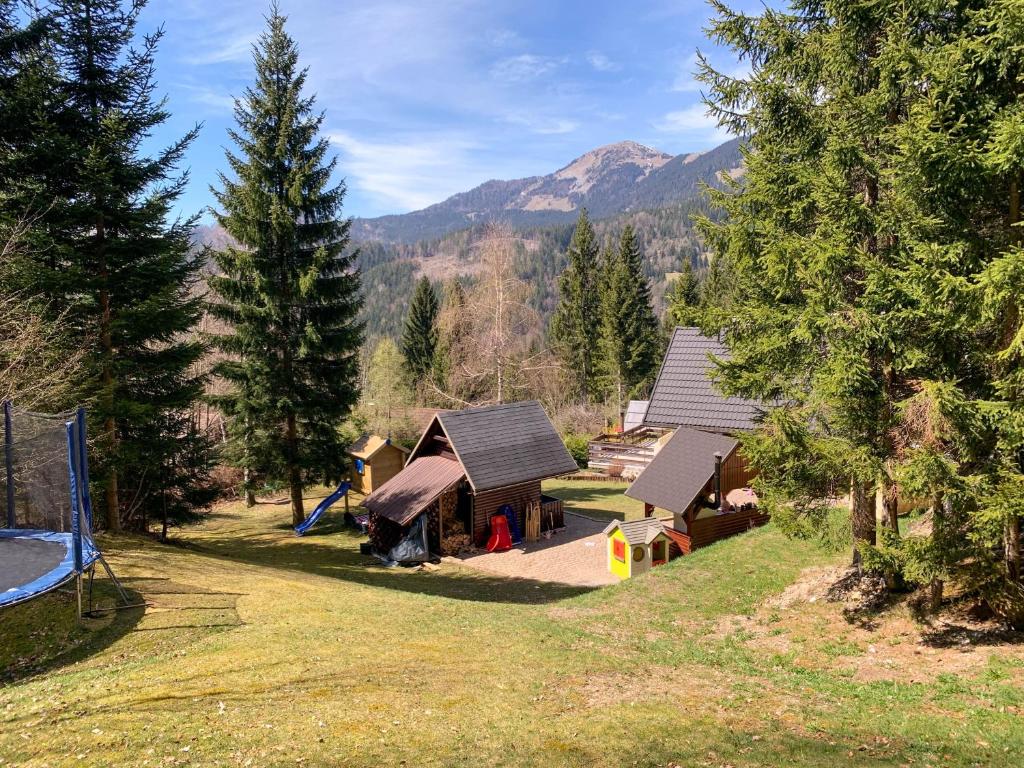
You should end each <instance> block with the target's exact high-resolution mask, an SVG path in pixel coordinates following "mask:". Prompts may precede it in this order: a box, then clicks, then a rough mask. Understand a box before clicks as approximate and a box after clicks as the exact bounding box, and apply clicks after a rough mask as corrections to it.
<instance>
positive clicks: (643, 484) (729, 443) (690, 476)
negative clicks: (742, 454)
mask: <svg viewBox="0 0 1024 768" xmlns="http://www.w3.org/2000/svg"><path fill="white" fill-rule="evenodd" d="M737 446H739V441H738V440H736V439H735V438H733V437H726V436H725V435H716V434H713V433H711V432H702V431H701V430H699V429H686V428H685V427H680V428H679V429H677V430H676V432H675V434H674V435H672V437H671V438H670V439H669V441H668V442H667V443H665V445H664V446H663V447H662V449H661V450H660V451H658V453H657V455H655V457H654V458H653V459H652V460H651V463H650V464H648V465H647V468H646V469H644V471H643V472H641V473H640V477H638V478H637V479H636V481H635V482H634V483H633V484H632V485H631V486H629V488H627V489H626V495H627V496H629V497H630V498H631V499H639V500H640V501H642V502H644V503H646V504H653V505H654V506H655V507H658V508H659V509H667V510H668V511H669V512H676V513H679V514H682V513H683V512H685V511H686V509H687V507H689V506H690V505H691V504H692V503H693V502H694V501H695V500H696V498H697V497H698V496H699V495H700V493H701V491H703V490H704V488H705V487H707V484H708V483H709V482H710V481H711V480H712V478H714V476H715V454H716V453H721V454H722V458H723V460H724V459H728V458H729V456H730V455H731V454H732V452H733V451H735V450H736V448H737Z"/></svg>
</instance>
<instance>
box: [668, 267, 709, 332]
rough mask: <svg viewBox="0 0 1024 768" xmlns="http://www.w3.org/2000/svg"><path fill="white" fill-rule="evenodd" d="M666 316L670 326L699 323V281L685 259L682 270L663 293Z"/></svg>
mask: <svg viewBox="0 0 1024 768" xmlns="http://www.w3.org/2000/svg"><path fill="white" fill-rule="evenodd" d="M665 304H666V305H667V307H666V316H667V319H668V321H669V324H670V325H672V326H677V325H683V326H693V325H698V324H699V323H700V317H701V311H700V305H701V281H700V279H699V278H698V277H697V275H696V273H695V272H694V271H693V265H692V264H691V263H690V260H689V259H687V260H686V261H685V262H684V263H683V271H682V272H681V273H680V274H679V276H678V277H677V278H675V280H673V281H672V284H671V285H670V286H669V289H668V291H666V293H665Z"/></svg>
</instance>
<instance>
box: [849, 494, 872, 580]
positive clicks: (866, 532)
mask: <svg viewBox="0 0 1024 768" xmlns="http://www.w3.org/2000/svg"><path fill="white" fill-rule="evenodd" d="M850 524H851V526H852V528H853V564H854V565H856V566H858V567H859V566H860V564H861V555H860V550H859V549H858V545H859V544H872V545H873V544H875V541H876V539H875V486H874V483H865V482H863V481H858V480H854V481H853V483H852V484H851V486H850Z"/></svg>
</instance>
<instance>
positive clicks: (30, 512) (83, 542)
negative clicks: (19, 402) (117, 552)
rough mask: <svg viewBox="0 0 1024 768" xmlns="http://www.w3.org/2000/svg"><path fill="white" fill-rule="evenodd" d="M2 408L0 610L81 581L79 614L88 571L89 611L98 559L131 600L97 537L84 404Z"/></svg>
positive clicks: (123, 595) (7, 405)
mask: <svg viewBox="0 0 1024 768" xmlns="http://www.w3.org/2000/svg"><path fill="white" fill-rule="evenodd" d="M3 412H4V428H3V434H4V472H3V474H2V476H0V485H2V486H3V494H2V496H3V499H4V502H3V503H4V510H5V514H4V516H3V519H2V520H0V526H2V527H0V608H6V607H9V606H12V605H16V604H18V603H23V602H25V601H28V600H32V599H33V598H36V597H39V596H41V595H44V594H46V593H47V592H51V591H53V590H55V589H57V588H58V587H60V586H62V585H64V584H66V583H68V582H69V581H71V580H75V586H76V592H77V595H78V615H79V617H81V616H82V613H83V611H82V576H83V575H85V574H88V576H89V610H88V611H87V612H86V613H91V612H92V584H93V577H94V576H95V570H96V565H97V564H99V565H101V566H103V569H104V570H105V571H106V573H107V576H109V577H110V580H111V581H112V582H113V584H114V587H115V588H116V589H117V592H118V595H119V596H120V598H121V601H122V603H123V604H124V605H126V606H127V605H128V596H127V594H126V593H125V591H124V589H123V588H122V586H121V583H120V582H119V581H118V580H117V577H116V576H114V573H113V571H111V569H110V566H109V565H107V562H106V560H104V559H103V553H102V552H101V551H100V548H99V547H98V546H97V545H96V542H95V541H94V540H93V537H92V501H91V499H90V497H89V461H88V454H87V451H86V438H85V409H84V408H79V409H77V410H75V411H69V412H67V413H61V414H42V413H33V412H31V411H23V410H19V409H16V408H15V407H14V406H13V404H11V403H10V402H9V401H5V402H4V404H3Z"/></svg>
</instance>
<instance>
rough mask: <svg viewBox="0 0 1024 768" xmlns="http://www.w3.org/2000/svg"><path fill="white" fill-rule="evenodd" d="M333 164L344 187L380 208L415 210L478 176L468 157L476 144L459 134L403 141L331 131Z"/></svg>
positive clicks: (473, 182) (464, 186)
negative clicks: (337, 156) (335, 152)
mask: <svg viewBox="0 0 1024 768" xmlns="http://www.w3.org/2000/svg"><path fill="white" fill-rule="evenodd" d="M329 138H330V140H331V142H332V143H333V144H334V146H336V147H337V148H338V149H339V150H340V151H341V155H342V156H341V159H340V161H339V167H340V170H341V172H342V174H343V175H345V176H346V178H347V180H348V183H349V186H350V188H353V189H358V190H359V191H360V192H361V193H363V194H364V195H366V196H367V197H369V198H371V199H373V200H374V201H375V202H376V203H377V204H378V205H380V206H381V207H382V208H384V209H389V210H395V209H396V208H397V209H400V210H402V211H413V210H419V209H420V208H426V207H427V206H428V205H431V204H433V203H436V202H439V201H441V200H444V199H445V198H447V197H450V196H451V195H453V194H455V193H456V192H463V191H465V190H467V189H470V188H472V187H473V186H475V185H477V184H479V183H480V182H481V181H482V180H483V177H482V176H481V174H480V170H479V168H478V167H477V166H476V164H475V163H474V162H473V159H472V157H471V152H472V150H473V149H474V148H475V147H476V144H475V143H474V142H472V141H469V140H467V139H465V138H464V137H460V136H435V137H431V138H428V139H417V140H409V141H403V140H401V139H400V138H395V139H392V140H389V141H364V140H362V139H359V138H357V137H355V136H353V135H352V134H350V133H346V132H342V131H335V132H333V133H331V134H329Z"/></svg>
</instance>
